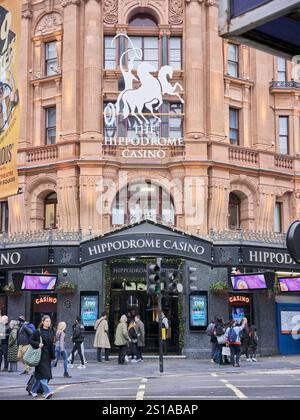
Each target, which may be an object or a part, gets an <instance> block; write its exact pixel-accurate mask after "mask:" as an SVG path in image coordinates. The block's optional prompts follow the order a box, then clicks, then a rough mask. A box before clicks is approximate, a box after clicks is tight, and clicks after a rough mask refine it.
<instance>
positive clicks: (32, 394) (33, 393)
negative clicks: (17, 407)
mask: <svg viewBox="0 0 300 420" xmlns="http://www.w3.org/2000/svg"><path fill="white" fill-rule="evenodd" d="M30 395H31V396H32V397H33V398H36V397H37V396H38V394H37V393H36V392H30Z"/></svg>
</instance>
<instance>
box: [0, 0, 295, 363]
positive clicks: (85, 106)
mask: <svg viewBox="0 0 300 420" xmlns="http://www.w3.org/2000/svg"><path fill="white" fill-rule="evenodd" d="M23 3H24V4H23V9H22V29H21V30H22V32H21V43H22V45H21V50H22V63H21V66H20V73H19V90H20V97H21V98H23V100H22V102H21V115H22V117H21V118H22V119H21V135H20V139H19V151H18V171H19V183H20V191H19V192H20V193H19V194H18V195H16V196H13V197H10V198H9V199H8V200H3V201H1V203H0V210H1V217H0V220H1V222H0V228H1V232H2V235H1V238H0V270H1V292H0V305H1V313H2V314H4V313H5V314H8V315H9V317H11V318H16V317H17V316H18V315H21V314H22V315H25V316H26V318H27V319H28V320H31V321H33V322H38V320H39V319H40V317H41V315H42V314H45V313H49V314H51V316H52V319H53V321H54V323H57V322H59V321H61V320H64V321H66V322H67V324H68V328H69V331H70V328H71V325H72V322H73V320H74V319H75V317H76V316H77V315H78V314H82V315H83V320H84V323H85V326H86V345H85V347H86V348H87V350H88V351H92V350H91V349H92V344H93V338H94V333H93V328H92V324H93V322H94V320H95V319H96V318H97V317H98V316H99V313H101V312H102V311H103V310H104V309H105V310H106V311H107V314H108V316H109V326H110V337H111V341H113V335H114V329H115V327H116V324H117V321H118V319H119V318H120V316H121V315H122V314H123V313H128V312H130V311H131V312H132V311H134V312H135V313H139V314H140V315H141V318H142V319H143V320H144V322H145V326H146V346H147V350H148V351H149V352H156V351H157V346H158V328H157V322H156V321H157V302H156V297H155V296H150V295H148V294H147V290H146V284H145V283H146V264H147V263H148V262H154V261H155V257H161V258H162V277H163V279H164V278H166V276H167V274H168V273H169V272H170V271H171V272H172V271H175V272H177V275H178V279H180V281H182V282H183V286H184V291H183V293H182V294H180V295H179V296H170V295H167V294H164V295H163V309H164V311H165V313H166V315H167V316H168V318H169V320H170V324H171V332H170V337H169V340H168V341H169V342H168V347H169V350H170V352H172V353H174V354H183V355H187V356H189V357H207V356H208V355H209V348H210V344H209V339H208V337H207V336H206V334H205V332H204V329H205V327H206V324H207V322H209V321H210V320H211V319H213V318H214V316H215V315H219V316H221V317H224V318H225V319H226V320H228V319H229V318H230V317H232V316H233V315H234V314H235V316H241V314H244V315H245V316H247V317H248V318H249V320H250V322H251V323H254V324H255V325H256V326H257V328H258V334H259V336H260V338H261V339H260V343H259V352H260V353H261V354H264V355H271V354H278V353H281V354H286V353H288V352H290V353H299V352H300V340H295V339H293V337H292V335H291V328H290V325H291V323H292V318H293V317H294V316H297V314H298V315H299V314H300V295H299V294H297V293H293V294H289V293H279V292H278V290H277V289H276V288H275V289H273V288H272V290H268V291H239V292H238V293H237V292H233V290H232V288H231V286H230V283H229V275H230V273H231V272H232V271H234V269H236V268H239V270H240V272H242V273H245V272H247V273H256V272H259V271H268V272H272V273H274V272H277V273H278V272H279V273H282V272H284V273H291V272H294V273H295V272H299V273H300V267H298V265H297V264H295V263H294V262H293V260H292V259H291V257H290V256H289V254H288V251H287V249H286V244H285V232H286V230H287V227H288V225H289V223H290V222H291V221H292V220H294V219H297V218H299V217H300V181H299V178H298V175H297V174H298V172H299V165H300V159H299V153H300V138H299V137H300V131H299V118H300V114H299V92H300V88H299V86H298V85H297V83H295V82H293V81H292V66H291V63H290V62H288V61H285V60H284V59H281V58H278V57H275V56H272V55H269V54H266V53H263V52H260V51H258V50H255V49H251V48H249V47H248V46H244V45H239V44H237V43H235V42H234V43H231V42H228V41H223V40H222V39H221V38H220V37H219V36H218V31H217V21H218V1H211V0H205V1H204V0H203V1H195V0H190V1H184V0H182V1H178V0H177V1H175V0H169V1H165V0H164V1H161V0H147V1H145V0H132V1H122V0H119V1H118V0H113V1H106V0H103V1H102V2H100V1H98V0H85V1H81V0H50V1H48V0H26V1H25V0H24V2H23ZM146 121H147V122H146ZM298 182H299V185H298ZM187 267H194V268H196V277H197V281H196V285H197V292H190V288H189V284H188V277H189V271H188V268H187ZM43 272H44V273H45V272H48V273H54V274H58V282H57V287H56V289H55V291H54V292H41V291H36V292H34V291H31V292H29V291H27V292H24V291H22V292H17V293H14V294H13V293H8V292H4V290H3V287H4V286H5V285H6V284H7V283H10V282H12V281H13V280H14V282H15V285H16V287H17V288H18V287H19V286H20V278H21V276H22V275H23V274H24V273H43ZM66 281H67V282H70V283H71V284H72V285H73V286H74V290H72V293H69V294H66V290H65V289H64V288H63V287H61V286H62V285H63V283H64V282H66ZM216 283H221V286H220V288H221V292H220V291H219V293H216V290H215V289H216ZM226 283H227V285H228V287H227V289H226ZM224 284H225V285H224ZM197 303H198V304H199V305H200V306H201V311H200V312H201V314H202V316H203V314H204V315H206V308H207V316H205V317H204V318H205V319H204V320H202V321H203V325H202V328H197V326H196V327H195V325H194V321H195V319H194V318H193V317H191V316H190V315H191V313H193V305H195V304H196V305H197ZM237 314H238V315H237ZM68 344H69V346H71V343H70V342H69V343H68Z"/></svg>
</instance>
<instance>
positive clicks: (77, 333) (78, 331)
mask: <svg viewBox="0 0 300 420" xmlns="http://www.w3.org/2000/svg"><path fill="white" fill-rule="evenodd" d="M72 341H73V344H74V346H73V350H72V353H71V363H70V364H69V368H70V369H73V367H74V366H73V363H74V357H75V352H76V351H77V352H78V354H79V357H80V362H81V365H79V366H78V369H85V364H84V359H83V355H82V347H81V345H82V343H83V342H84V326H83V325H82V324H81V318H80V316H78V317H77V318H76V320H75V326H74V329H73V335H72Z"/></svg>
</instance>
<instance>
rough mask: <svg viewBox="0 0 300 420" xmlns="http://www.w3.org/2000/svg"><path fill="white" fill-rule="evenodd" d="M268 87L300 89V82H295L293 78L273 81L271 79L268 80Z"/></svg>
mask: <svg viewBox="0 0 300 420" xmlns="http://www.w3.org/2000/svg"><path fill="white" fill-rule="evenodd" d="M270 88H271V89H300V82H295V80H289V81H284V82H281V81H275V80H272V82H270Z"/></svg>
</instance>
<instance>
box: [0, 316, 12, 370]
mask: <svg viewBox="0 0 300 420" xmlns="http://www.w3.org/2000/svg"><path fill="white" fill-rule="evenodd" d="M9 334H10V328H9V323H8V317H7V316H6V315H3V316H2V317H1V320H0V371H1V366H2V360H3V361H4V367H3V369H2V372H7V371H8V360H7V356H8V339H9Z"/></svg>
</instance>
